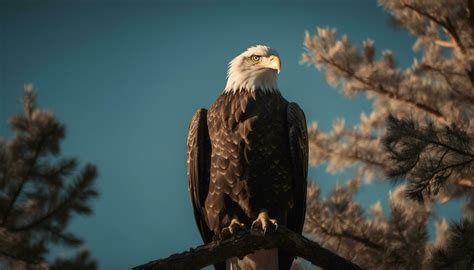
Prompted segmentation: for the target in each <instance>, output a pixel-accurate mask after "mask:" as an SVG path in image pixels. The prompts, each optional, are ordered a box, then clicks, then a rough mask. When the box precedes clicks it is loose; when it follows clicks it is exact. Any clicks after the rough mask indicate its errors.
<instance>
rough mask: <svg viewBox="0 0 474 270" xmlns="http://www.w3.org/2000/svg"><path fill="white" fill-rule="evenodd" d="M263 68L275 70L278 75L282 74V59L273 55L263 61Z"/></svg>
mask: <svg viewBox="0 0 474 270" xmlns="http://www.w3.org/2000/svg"><path fill="white" fill-rule="evenodd" d="M262 66H263V67H266V68H271V69H275V70H276V71H277V73H280V70H281V61H280V57H278V56H276V55H271V56H269V57H265V59H263V61H262Z"/></svg>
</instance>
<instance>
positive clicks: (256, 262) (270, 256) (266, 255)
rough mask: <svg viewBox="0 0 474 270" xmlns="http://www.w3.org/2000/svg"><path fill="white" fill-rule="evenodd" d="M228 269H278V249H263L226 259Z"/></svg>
mask: <svg viewBox="0 0 474 270" xmlns="http://www.w3.org/2000/svg"><path fill="white" fill-rule="evenodd" d="M226 270H278V249H276V248H274V249H261V250H257V251H255V252H254V253H252V254H249V255H247V256H245V257H244V258H243V259H242V260H239V258H236V257H234V258H230V259H228V260H227V261H226Z"/></svg>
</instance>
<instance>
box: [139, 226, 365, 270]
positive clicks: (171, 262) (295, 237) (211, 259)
mask: <svg viewBox="0 0 474 270" xmlns="http://www.w3.org/2000/svg"><path fill="white" fill-rule="evenodd" d="M271 248H280V249H283V250H285V251H286V252H288V253H290V254H292V255H294V256H298V257H301V258H304V259H306V260H308V261H310V262H311V263H313V264H314V265H316V266H319V267H321V268H323V269H348V270H350V269H361V268H360V267H359V266H357V265H355V264H353V263H352V262H350V261H348V260H346V259H344V258H342V257H340V256H339V255H337V254H334V253H333V252H331V251H329V250H327V249H325V248H323V247H321V246H320V245H319V244H318V243H316V242H313V241H311V240H309V239H307V238H306V237H304V236H301V235H299V234H297V233H295V232H293V231H291V230H289V229H287V228H285V227H283V226H280V227H278V230H277V231H276V232H274V233H272V234H267V235H264V234H263V233H262V232H260V231H256V230H251V231H246V232H244V233H242V234H239V235H237V236H234V237H232V238H230V239H226V240H224V241H221V242H220V243H215V242H213V243H210V244H207V245H203V246H199V247H197V248H195V249H190V251H187V252H183V253H179V254H174V255H171V256H170V257H168V258H165V259H161V260H156V261H151V262H149V263H146V264H143V265H140V266H137V267H134V268H132V269H133V270H152V269H153V270H161V269H166V270H181V269H182V270H184V269H200V268H202V267H204V266H207V265H211V264H215V263H218V262H222V261H225V260H226V259H229V258H232V257H243V256H245V255H247V254H250V253H252V252H254V251H256V250H259V249H271Z"/></svg>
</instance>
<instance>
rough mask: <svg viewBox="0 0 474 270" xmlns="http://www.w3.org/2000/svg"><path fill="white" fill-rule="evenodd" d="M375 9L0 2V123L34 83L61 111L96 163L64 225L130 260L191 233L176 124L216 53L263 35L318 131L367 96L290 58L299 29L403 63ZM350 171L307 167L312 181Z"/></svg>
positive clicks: (199, 94)
mask: <svg viewBox="0 0 474 270" xmlns="http://www.w3.org/2000/svg"><path fill="white" fill-rule="evenodd" d="M387 19H388V16H387V14H386V13H384V11H383V10H382V9H381V8H380V7H378V5H377V3H376V2H375V1H369V0H358V1H349V0H347V1H316V0H315V1H260V2H258V1H238V2H237V1H219V2H218V1H202V2H200V3H197V1H196V2H190V1H178V2H173V3H172V2H158V1H135V2H132V1H130V2H126V1H120V2H113V1H96V2H92V1H75V2H73V1H62V2H60V1H46V0H34V1H29V2H24V1H0V27H1V29H0V31H1V32H0V136H3V137H7V138H8V137H9V136H11V133H10V132H9V129H8V125H7V119H8V118H9V116H10V115H11V114H12V113H14V112H18V111H20V110H21V103H20V97H21V94H22V87H23V85H24V84H25V83H33V84H34V86H35V89H36V91H37V94H38V102H39V104H40V106H41V107H43V108H46V109H48V110H51V111H53V112H55V113H56V114H57V116H58V117H59V119H60V120H61V121H62V122H64V123H65V124H66V127H67V137H66V139H65V141H64V143H63V154H64V155H69V156H77V157H79V158H80V160H81V161H83V162H86V161H87V162H92V163H94V164H96V165H97V166H98V168H99V177H98V179H97V187H98V190H99V192H100V193H101V196H100V198H98V199H97V200H96V201H95V202H94V209H95V213H94V215H93V216H92V217H89V218H81V217H77V218H75V219H74V220H73V222H72V224H71V228H70V229H71V231H73V232H76V233H77V234H78V235H79V236H81V237H83V238H84V240H85V246H86V247H87V248H89V249H90V250H91V251H92V254H93V255H94V257H95V258H97V259H98V262H99V267H100V269H126V268H130V267H132V266H135V265H137V264H141V263H144V262H147V261H148V260H152V259H157V258H160V257H164V256H167V255H169V254H171V253H175V252H180V251H184V250H186V249H188V248H189V247H191V246H195V245H198V244H200V243H201V240H200V238H199V235H198V231H197V229H196V226H195V224H194V220H193V216H192V210H191V204H190V201H189V198H188V193H187V178H186V159H185V154H186V152H185V147H186V137H187V128H188V125H189V121H190V119H191V117H192V115H193V113H194V112H195V110H196V109H197V108H199V107H209V106H210V105H211V104H212V102H213V101H214V100H215V99H216V97H217V96H218V95H219V94H220V93H221V91H222V89H223V87H224V85H225V80H226V67H227V63H228V61H230V60H231V59H232V58H233V57H235V56H236V55H238V54H240V53H241V52H242V51H243V50H245V49H246V48H247V47H249V46H252V45H256V44H266V45H269V46H271V47H273V48H274V49H276V50H277V51H278V52H279V54H280V56H281V58H282V62H283V67H282V72H281V73H280V75H279V86H280V89H281V91H282V93H283V95H284V96H285V97H286V98H287V99H289V100H291V101H295V102H297V103H299V104H300V106H301V107H302V108H303V110H304V111H305V112H306V118H307V119H308V121H318V122H319V123H320V126H321V127H322V128H323V129H324V130H329V128H330V126H331V124H332V122H333V121H334V120H335V119H336V118H338V117H344V118H346V122H347V123H348V124H350V125H351V124H355V123H357V121H358V118H359V115H360V113H361V112H362V111H365V112H367V113H368V112H370V110H371V107H370V103H369V102H367V101H366V100H365V99H364V97H359V98H355V99H352V100H349V99H346V98H344V97H342V96H341V95H340V94H339V93H338V91H337V90H334V89H332V88H330V87H328V86H327V85H326V83H325V82H324V79H323V77H322V75H321V74H320V73H319V72H318V71H317V70H316V69H314V68H313V67H307V66H302V65H300V64H299V63H298V62H299V60H300V55H301V53H302V52H303V45H302V43H303V36H304V31H305V30H309V31H310V32H312V33H314V32H315V29H316V27H317V26H319V27H325V26H330V27H335V28H337V29H338V33H340V34H343V33H345V34H347V35H348V36H349V38H350V39H351V40H352V41H354V42H356V43H359V44H360V43H361V42H362V41H363V40H364V39H366V38H372V39H374V40H375V44H376V46H377V47H378V48H379V49H382V50H383V49H391V50H392V51H394V53H395V55H396V56H397V57H398V59H399V62H400V63H401V65H402V66H406V65H408V64H409V63H411V61H412V57H413V56H412V51H411V45H412V42H413V39H412V38H411V37H410V36H409V35H408V34H407V33H406V32H403V31H397V30H394V29H391V28H390V27H389V26H388V23H387ZM378 53H380V51H379V52H378ZM348 176H349V175H344V174H343V175H336V176H333V175H328V174H327V173H326V172H325V169H324V167H321V168H317V169H311V171H310V177H311V179H312V180H314V181H316V182H317V183H318V184H320V185H321V186H322V188H323V191H328V190H331V189H332V187H334V185H335V183H336V180H337V179H339V180H341V181H345V180H346V179H347V177H348ZM389 188H390V185H388V184H386V183H385V184H377V185H372V186H364V187H363V188H362V190H361V193H360V194H359V196H358V197H357V200H358V201H359V202H361V203H362V204H363V205H364V206H368V205H370V204H372V203H375V202H376V201H377V200H382V204H383V205H385V206H386V198H387V192H388V190H389ZM440 212H443V213H446V212H449V214H448V215H447V216H448V218H454V217H457V216H459V213H460V211H459V209H458V208H457V207H454V206H447V207H445V208H443V209H440ZM65 252H67V250H65V249H64V248H62V247H59V248H55V253H58V254H60V253H65Z"/></svg>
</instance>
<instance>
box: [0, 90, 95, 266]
mask: <svg viewBox="0 0 474 270" xmlns="http://www.w3.org/2000/svg"><path fill="white" fill-rule="evenodd" d="M23 109H24V113H23V114H17V115H14V116H13V117H12V118H11V119H10V126H11V128H12V130H13V131H14V136H13V137H12V138H11V140H9V141H5V140H3V139H2V140H0V268H2V269H3V267H5V268H6V269H15V270H16V269H66V268H64V266H65V265H68V266H72V265H75V267H76V268H75V269H95V262H93V261H92V260H91V259H90V258H89V255H88V252H87V251H85V250H82V251H80V253H79V254H78V256H77V258H72V259H70V260H69V259H65V258H61V259H56V261H55V262H53V263H49V262H48V261H47V259H46V257H47V255H48V252H49V249H50V246H51V244H60V245H64V246H69V247H78V246H80V245H81V244H82V240H81V239H80V238H78V237H77V236H76V235H74V234H73V233H71V232H69V231H68V230H67V227H68V224H69V222H70V220H71V218H72V217H73V216H74V215H90V214H91V213H92V209H91V205H90V202H91V199H93V198H95V197H97V195H98V193H97V191H96V190H95V188H94V183H95V178H96V176H97V170H96V168H95V166H93V165H91V164H86V165H85V166H84V167H83V168H82V169H81V170H79V169H78V162H77V160H76V159H74V158H63V157H60V142H61V140H62V139H64V137H65V129H64V126H63V125H62V124H61V123H59V122H58V120H57V119H56V118H55V116H54V115H53V114H52V113H50V112H47V111H42V110H39V109H38V108H37V107H36V104H35V97H34V94H33V91H32V88H31V86H27V87H26V88H25V93H24V100H23ZM67 269H74V268H70V267H68V268H67Z"/></svg>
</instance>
